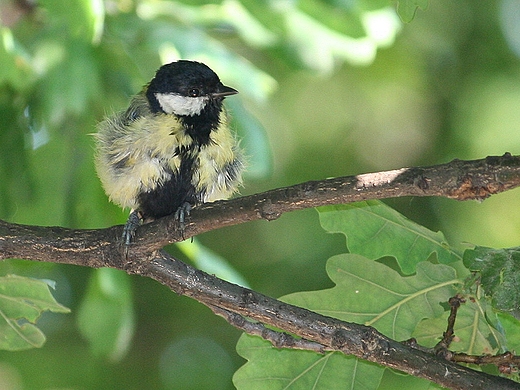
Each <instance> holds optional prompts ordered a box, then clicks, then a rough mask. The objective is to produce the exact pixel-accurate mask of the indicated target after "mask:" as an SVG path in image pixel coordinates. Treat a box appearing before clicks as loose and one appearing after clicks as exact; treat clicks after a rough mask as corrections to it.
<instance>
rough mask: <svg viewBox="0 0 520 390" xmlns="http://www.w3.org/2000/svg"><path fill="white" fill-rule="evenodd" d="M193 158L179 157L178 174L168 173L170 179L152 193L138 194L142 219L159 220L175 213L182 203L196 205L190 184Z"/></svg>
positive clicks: (193, 189) (192, 187)
mask: <svg viewBox="0 0 520 390" xmlns="http://www.w3.org/2000/svg"><path fill="white" fill-rule="evenodd" d="M194 161H195V159H194V158H193V156H187V155H185V154H184V155H181V165H180V169H179V171H178V172H173V171H170V172H169V173H170V174H171V175H172V177H171V179H170V180H168V181H166V182H165V183H163V184H162V185H161V186H158V187H157V188H156V189H154V190H153V191H148V192H143V193H141V194H139V197H138V201H139V211H140V212H141V214H142V215H143V218H144V219H147V218H151V219H156V218H161V217H164V216H166V215H170V214H173V213H175V212H176V211H177V210H178V208H179V207H181V206H182V205H183V204H184V203H189V204H191V205H195V204H197V203H198V199H197V196H196V194H195V187H194V186H193V184H192V182H191V178H192V176H193V169H194Z"/></svg>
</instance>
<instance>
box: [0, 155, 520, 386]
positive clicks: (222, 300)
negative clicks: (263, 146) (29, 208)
mask: <svg viewBox="0 0 520 390" xmlns="http://www.w3.org/2000/svg"><path fill="white" fill-rule="evenodd" d="M519 185H520V157H518V156H511V155H510V154H505V155H504V156H501V157H488V158H486V159H482V160H474V161H460V160H454V161H452V162H450V163H448V164H443V165H437V166H432V167H424V168H403V169H399V170H393V171H387V172H380V173H371V174H365V175H358V176H348V177H343V178H336V179H328V180H323V181H314V182H307V183H303V184H298V185H295V186H292V187H286V188H282V189H276V190H272V191H268V192H265V193H262V194H256V195H251V196H247V197H242V198H237V199H233V200H229V201H221V202H215V203H211V204H205V205H202V206H200V207H197V208H194V209H193V211H192V213H191V217H190V221H189V222H188V223H187V224H186V229H185V231H184V238H189V237H191V236H194V235H196V234H200V233H202V232H205V231H209V230H212V229H217V228H220V227H223V226H230V225H235V224H239V223H243V222H247V221H251V220H256V219H267V220H272V219H276V218H278V217H279V216H280V215H281V214H282V213H284V212H288V211H293V210H299V209H303V208H308V207H316V206H321V205H328V204H344V203H351V202H356V201H360V200H367V199H382V198H390V197H401V196H444V197H448V198H453V199H458V200H466V199H484V198H486V197H488V196H490V195H492V194H496V193H499V192H502V191H506V190H508V189H512V188H515V187H518V186H519ZM176 224H177V223H176V221H175V219H174V218H172V217H165V218H162V219H160V220H158V221H155V222H153V223H150V224H147V225H143V226H142V227H140V228H139V229H138V232H137V235H136V239H135V242H134V243H133V244H132V248H131V250H130V251H129V254H128V257H125V256H124V253H125V251H124V250H123V248H122V247H121V245H120V237H121V234H122V226H114V227H111V228H107V229H98V230H72V229H65V228H60V227H38V226H25V225H18V224H12V223H7V222H4V221H0V259H7V258H23V259H28V260H37V261H47V262H54V263H63V264H76V265H82V266H88V267H94V268H99V267H112V268H117V269H122V270H125V271H126V272H128V273H131V274H138V275H142V276H146V277H150V278H153V279H155V280H157V281H159V282H160V283H162V284H164V285H166V286H168V287H169V288H170V289H171V290H173V291H175V292H177V293H179V294H182V295H186V296H189V297H192V298H194V299H196V300H198V301H199V302H201V303H203V304H205V305H207V306H209V307H210V308H211V309H212V310H213V311H214V312H215V313H217V314H219V315H222V316H223V317H224V318H226V319H228V321H229V322H230V323H231V324H232V325H234V326H236V327H238V328H241V329H243V330H246V331H247V330H249V331H250V333H253V334H260V335H262V336H264V337H265V338H267V339H268V340H271V341H272V342H274V344H275V345H277V346H284V347H293V348H307V347H308V348H309V349H311V350H314V351H320V352H321V351H330V350H334V351H341V352H343V353H345V354H350V355H354V356H357V357H359V358H361V359H365V360H369V361H373V362H377V363H379V364H381V365H383V366H386V367H391V368H395V369H398V370H400V371H403V372H406V373H409V374H411V375H414V376H418V377H421V378H425V379H428V380H431V381H433V382H435V383H438V384H439V385H441V386H444V387H447V388H452V389H467V388H472V389H495V388H501V389H519V388H520V385H519V384H518V383H515V382H513V381H510V380H508V379H505V378H501V377H495V376H491V375H488V374H485V373H482V372H477V371H473V370H471V369H468V368H465V367H462V366H459V365H456V364H454V363H451V362H448V361H446V360H443V359H441V358H439V357H437V356H434V355H431V354H427V353H425V352H424V351H422V350H420V349H419V348H414V347H413V346H411V345H406V344H403V343H399V342H397V341H394V340H391V339H389V338H387V337H385V336H384V335H382V334H380V333H379V332H377V331H376V330H374V329H373V328H370V327H366V326H363V325H358V324H353V323H347V322H343V321H339V320H337V319H334V318H330V317H326V316H322V315H319V314H317V313H314V312H311V311H309V310H306V309H302V308H299V307H296V306H292V305H288V304H286V303H283V302H280V301H278V300H275V299H272V298H269V297H267V296H264V295H262V294H259V293H257V292H254V291H252V290H249V289H246V288H243V287H240V286H237V285H234V284H231V283H228V282H225V281H223V280H220V279H218V278H216V277H214V276H211V275H208V274H206V273H204V272H203V271H200V270H197V269H194V268H192V267H190V266H189V265H187V264H185V263H183V262H181V261H178V260H176V259H173V258H172V257H170V256H169V255H168V254H167V253H166V252H164V251H162V250H161V249H160V248H162V247H163V246H165V245H167V244H169V243H172V242H176V241H179V240H181V239H183V237H181V234H180V233H179V232H178V229H176V227H177V226H176ZM246 319H252V320H254V321H258V322H259V323H260V325H254V326H253V325H250V324H248V323H246V322H245V321H247V320H246ZM262 324H266V325H270V326H274V327H276V328H280V329H283V330H284V331H286V332H289V333H291V334H294V335H296V336H299V337H301V338H303V339H304V341H299V342H296V341H295V340H296V339H294V338H292V339H291V336H289V335H284V336H281V335H276V334H273V333H270V332H271V331H267V328H265V327H263V325H262Z"/></svg>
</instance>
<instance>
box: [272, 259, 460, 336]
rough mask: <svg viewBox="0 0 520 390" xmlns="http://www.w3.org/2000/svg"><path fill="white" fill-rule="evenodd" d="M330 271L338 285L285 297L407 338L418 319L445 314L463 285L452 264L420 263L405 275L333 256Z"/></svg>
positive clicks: (373, 264) (370, 264)
mask: <svg viewBox="0 0 520 390" xmlns="http://www.w3.org/2000/svg"><path fill="white" fill-rule="evenodd" d="M327 273H328V275H329V277H330V278H331V280H332V281H333V282H334V283H335V284H336V286H335V287H333V288H330V289H327V290H321V291H311V292H299V293H295V294H291V295H287V296H285V297H283V298H281V299H282V300H283V301H285V302H288V303H290V304H293V305H297V306H301V307H305V308H307V309H309V310H312V311H315V312H317V313H320V314H323V315H326V316H330V317H334V318H338V319H340V320H343V321H349V322H356V323H360V324H365V325H368V326H373V327H375V328H376V329H377V330H378V331H380V332H381V333H384V334H385V335H387V336H389V337H391V338H393V339H395V340H406V339H408V338H410V337H411V334H412V332H413V330H414V329H415V327H416V326H417V324H418V323H419V321H421V320H422V319H423V318H432V317H437V316H439V315H441V314H442V313H443V312H444V309H443V308H442V306H441V305H440V302H447V301H448V299H449V298H450V297H451V296H453V295H454V294H455V292H456V290H455V286H456V285H462V283H463V282H462V281H461V280H459V279H458V278H457V277H456V272H455V270H454V269H453V268H452V267H449V266H446V265H441V264H431V263H430V262H426V261H425V262H422V263H420V264H418V266H417V273H416V275H414V276H406V277H403V276H401V275H399V273H398V272H396V271H394V270H392V269H390V268H389V267H387V266H386V265H384V264H381V263H378V262H375V261H371V260H369V259H367V258H364V257H362V256H359V255H354V254H342V255H337V256H334V257H332V258H330V259H329V260H328V262H327Z"/></svg>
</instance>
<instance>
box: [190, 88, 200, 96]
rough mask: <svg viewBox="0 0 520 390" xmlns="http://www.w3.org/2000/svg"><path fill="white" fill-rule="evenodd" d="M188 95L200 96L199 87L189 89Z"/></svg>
mask: <svg viewBox="0 0 520 390" xmlns="http://www.w3.org/2000/svg"><path fill="white" fill-rule="evenodd" d="M188 96H190V97H198V96H200V90H199V89H198V88H191V89H190V90H189V91H188Z"/></svg>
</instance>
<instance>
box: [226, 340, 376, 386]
mask: <svg viewBox="0 0 520 390" xmlns="http://www.w3.org/2000/svg"><path fill="white" fill-rule="evenodd" d="M237 352H238V353H239V354H240V356H242V357H243V358H245V359H247V360H248V362H247V363H246V364H245V365H243V366H242V367H241V368H239V369H238V371H236V372H235V375H234V376H233V383H234V385H235V386H236V388H237V389H238V390H241V389H246V390H263V389H265V390H276V389H287V390H290V389H294V390H295V389H315V390H318V389H324V390H328V389H339V388H341V389H352V390H356V389H364V390H367V389H377V388H378V386H379V382H380V381H381V377H382V375H383V372H384V369H383V368H382V367H379V366H377V365H375V364H371V363H368V362H365V361H361V360H358V359H356V358H354V357H352V356H345V355H343V354H341V353H327V354H324V355H321V354H318V353H315V352H311V351H296V350H290V349H276V348H275V347H273V345H272V344H271V343H270V342H268V341H266V340H263V339H262V338H260V337H255V336H250V335H246V334H243V335H242V336H241V337H240V340H239V341H238V344H237Z"/></svg>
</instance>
